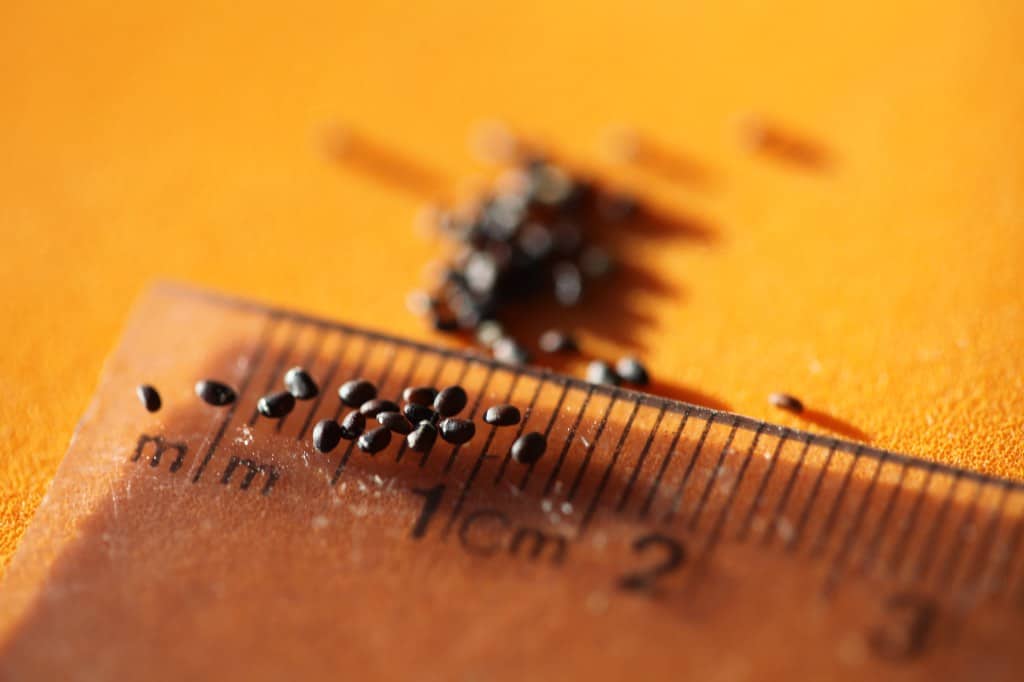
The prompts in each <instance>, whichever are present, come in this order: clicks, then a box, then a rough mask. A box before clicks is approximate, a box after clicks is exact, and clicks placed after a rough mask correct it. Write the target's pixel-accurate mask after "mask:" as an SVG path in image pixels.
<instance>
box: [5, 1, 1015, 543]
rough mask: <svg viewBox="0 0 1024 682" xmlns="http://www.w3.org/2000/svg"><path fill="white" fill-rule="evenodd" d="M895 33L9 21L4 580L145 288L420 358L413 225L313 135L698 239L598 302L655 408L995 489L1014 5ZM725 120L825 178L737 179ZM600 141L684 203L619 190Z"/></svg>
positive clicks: (474, 18) (96, 18) (666, 22)
mask: <svg viewBox="0 0 1024 682" xmlns="http://www.w3.org/2000/svg"><path fill="white" fill-rule="evenodd" d="M268 5H269V3H268ZM891 5H892V3H876V4H875V6H872V7H866V6H865V7H862V6H859V5H858V6H849V7H843V6H838V5H835V4H834V3H816V2H781V3H764V4H754V3H701V4H697V3H678V2H666V3H661V4H660V6H657V7H655V8H648V9H646V10H644V11H640V10H639V8H638V7H637V5H636V4H635V3H600V4H597V5H595V4H593V3H586V4H583V3H580V4H579V5H577V6H564V7H561V8H553V7H540V6H532V5H530V4H524V3H521V2H517V3H447V4H444V5H443V6H439V4H438V3H431V6H430V8H429V9H428V8H423V9H415V8H413V7H411V6H410V5H409V4H408V3H400V2H374V3H367V4H365V5H354V4H353V5H348V6H346V5H343V4H341V3H325V4H324V6H322V7H318V8H315V9H313V8H303V7H298V6H289V7H288V10H287V12H286V13H284V14H277V13H275V12H273V11H272V10H271V9H269V8H263V7H257V6H255V4H254V3H247V4H246V5H245V7H244V10H243V9H241V8H240V7H239V6H238V5H237V3H224V4H223V5H222V6H219V7H218V6H215V4H214V3H211V2H200V3H189V2H182V3H174V4H173V5H171V6H168V7H167V8H166V9H161V8H157V7H155V6H132V5H127V6H119V7H117V8H116V10H115V9H114V8H113V7H112V6H109V5H108V4H106V3H87V2H74V3H67V2H65V3H20V4H19V6H13V5H11V4H8V6H6V7H5V9H4V12H3V21H0V97H2V98H3V103H2V106H0V149H2V150H3V155H2V162H0V188H2V189H0V237H2V244H3V247H2V251H0V287H2V290H3V292H4V295H3V296H2V297H0V320H2V321H3V324H4V334H3V338H2V340H0V382H2V384H0V385H2V389H3V390H2V393H0V395H2V396H3V399H2V400H0V556H4V557H6V556H8V555H9V553H10V552H11V551H13V548H14V547H15V546H16V543H17V540H18V538H19V537H20V536H21V533H22V531H23V530H24V527H25V525H26V524H27V522H28V520H29V519H30V517H31V515H32V513H33V510H34V509H35V507H36V506H37V504H38V502H39V500H40V499H41V496H42V495H43V493H44V491H45V489H46V486H47V483H48V482H49V480H50V478H51V477H52V475H53V473H54V471H55V469H56V466H57V464H58V462H59V461H60V458H61V456H62V454H63V453H64V451H65V448H66V446H67V443H68V440H69V438H70V436H71V433H72V431H73V429H74V425H75V421H76V419H77V418H78V417H79V415H80V414H81V413H82V410H83V409H84V407H85V405H86V404H87V401H88V398H89V396H90V394H91V392H92V390H93V388H94V385H95V381H96V377H97V374H98V372H99V369H100V365H101V363H102V360H103V358H104V356H105V355H106V353H107V352H108V351H109V350H110V349H111V347H112V346H113V344H114V341H115V339H116V338H117V335H118V331H119V328H120V325H121V324H122V321H123V319H124V317H125V315H126V313H127V310H128V308H129V306H130V304H131V302H132V300H133V298H134V297H135V296H136V294H137V293H138V292H139V291H140V289H141V287H142V286H143V285H144V284H145V283H146V282H148V281H150V280H152V279H153V278H155V277H167V276H170V277H174V278H178V279H184V280H188V281H193V282H197V283H200V284H203V285H207V286H212V287H216V288H219V289H223V290H227V291H232V292H238V293H242V294H245V295H248V296H253V297H258V298H261V299H266V300H268V301H270V302H273V303H278V304H285V305H291V306H298V307H301V308H304V309H306V310H309V311H312V312H315V313H318V314H324V315H330V316H333V317H338V318H342V319H345V320H347V321H350V322H354V323H359V324H363V325H369V326H373V327H377V328H382V329H385V330H389V331H395V332H400V333H403V334H407V335H414V336H421V337H426V336H428V334H427V332H426V331H425V330H424V329H423V328H422V327H421V325H420V324H419V323H418V322H417V321H416V320H415V319H413V318H412V317H411V316H410V315H409V314H408V313H407V312H406V310H405V308H404V305H403V301H404V296H405V293H406V291H407V290H409V289H410V288H412V287H414V286H416V285H418V284H420V282H421V279H420V270H421V266H422V264H423V263H424V262H426V261H427V260H428V259H429V258H430V257H431V255H432V254H434V253H436V251H437V247H436V245H433V244H430V243H428V242H425V241H421V240H419V239H417V238H416V237H414V236H413V235H412V231H411V229H410V223H411V218H412V216H413V215H414V214H415V212H416V210H417V208H418V207H419V205H420V204H421V203H422V201H423V200H424V199H425V198H427V197H425V196H423V194H422V192H419V191H413V190H414V189H415V188H401V187H396V186H392V185H388V184H386V183H381V182H380V181H378V180H377V179H374V178H372V177H368V176H367V175H366V174H363V173H360V172H358V171H356V170H354V169H352V168H349V167H343V166H339V165H338V164H337V163H335V162H332V161H331V160H329V159H328V158H327V157H326V156H325V154H324V153H323V148H322V145H321V143H320V140H321V136H322V133H323V131H324V130H325V129H327V128H329V127H330V126H331V125H332V124H335V123H337V122H339V121H340V122H345V123H347V124H349V125H352V126H354V127H355V128H357V129H359V130H360V131H363V132H365V133H366V134H368V135H370V136H372V137H373V138H374V139H376V140H378V141H379V142H380V143H381V144H384V145H387V146H388V147H390V148H393V149H396V150H401V153H402V154H403V155H404V156H407V157H408V158H410V159H411V160H413V161H415V162H416V163H417V164H419V165H420V166H423V167H424V168H426V169H429V173H426V174H425V175H426V176H427V180H429V182H426V183H421V184H428V185H431V186H432V187H433V186H436V187H437V188H439V191H441V192H444V193H448V194H452V193H454V192H455V191H456V190H457V189H458V188H459V187H460V186H461V185H460V178H465V177H467V176H471V175H474V174H479V173H481V172H482V170H484V169H483V168H482V167H481V166H480V165H479V164H477V163H476V162H474V161H473V159H472V158H471V156H470V155H469V154H468V153H467V151H466V144H465V139H466V131H467V130H468V129H469V128H470V127H471V125H472V124H473V122H474V121H476V120H478V119H480V118H482V117H485V118H486V117H501V118H504V119H506V120H508V121H509V122H511V123H512V124H513V125H515V126H516V127H517V128H518V129H521V130H525V131H528V132H529V133H530V134H532V135H533V136H536V137H538V138H541V139H543V140H546V141H547V142H549V143H551V144H552V145H553V146H554V147H555V148H556V149H557V150H558V151H559V152H561V153H562V154H564V155H565V157H566V158H568V159H571V160H572V161H573V162H576V163H580V164H582V165H585V166H588V167H590V168H592V169H594V170H595V172H597V173H599V174H601V175H602V176H605V177H609V178H616V179H618V180H619V181H621V182H623V183H624V184H626V185H627V186H631V187H636V188H638V189H639V190H640V191H641V192H642V195H643V196H644V197H645V198H647V199H648V200H649V201H650V202H652V203H654V204H656V205H657V206H659V207H661V208H662V209H663V210H665V211H668V212H670V213H679V212H681V213H685V214H686V215H693V216H699V217H700V218H701V219H702V221H703V222H704V223H705V224H706V225H707V226H708V228H709V230H710V231H711V234H712V236H713V238H712V239H710V240H708V241H706V242H701V243H697V242H694V241H690V240H685V239H668V238H654V237H652V236H649V235H648V236H641V237H637V238H636V239H635V240H634V241H633V242H632V243H631V244H630V246H629V248H628V249H627V251H628V253H626V257H627V258H628V259H629V260H630V261H632V262H634V263H639V264H642V265H643V266H644V269H645V271H647V272H649V273H656V276H657V278H658V280H660V281H661V285H662V289H661V293H652V292H650V291H644V290H641V291H640V292H639V293H638V292H637V291H636V290H635V288H632V287H629V286H627V285H629V282H625V283H624V284H623V286H624V287H625V288H624V289H623V295H622V296H621V297H620V298H621V301H622V305H623V306H624V308H625V309H628V310H630V311H632V312H633V313H635V314H637V315H641V316H643V317H645V318H646V319H647V322H646V323H645V324H638V325H637V326H636V327H635V330H634V331H632V332H631V333H630V340H631V341H632V342H634V343H635V344H637V345H638V346H639V347H641V348H642V349H643V353H644V356H645V357H646V358H647V359H648V361H649V364H650V366H651V368H652V372H653V373H654V374H655V375H656V376H658V377H661V378H663V379H665V380H666V381H668V382H670V383H671V384H673V385H674V386H676V387H677V392H678V393H680V394H685V393H686V392H692V393H694V394H696V393H697V392H699V393H700V394H703V395H705V396H707V397H708V398H710V399H712V400H713V401H714V402H716V403H718V404H723V405H726V406H728V407H729V408H730V409H732V410H735V411H738V412H742V413H746V414H750V415H752V416H757V417H768V418H773V419H780V414H779V413H778V412H777V411H776V410H774V409H773V408H771V407H770V406H768V405H767V403H766V401H765V395H766V394H767V393H768V392H770V391H774V390H780V389H781V390H788V391H790V392H793V393H795V394H797V395H799V396H800V397H801V398H803V399H804V400H805V401H806V402H807V403H808V405H810V406H811V407H813V408H814V409H815V410H817V411H820V412H821V413H822V414H823V415H828V416H831V417H832V418H835V419H838V420H842V421H843V422H846V423H848V424H850V425H852V426H853V427H855V428H856V429H858V430H860V431H861V432H863V433H864V434H866V436H867V437H869V438H870V440H871V442H872V443H874V444H877V445H881V446H884V447H889V448H894V449H897V450H901V451H906V452H911V453H915V454H919V455H923V456H926V457H933V458H936V459H940V460H943V461H947V462H954V463H959V464H967V465H970V466H973V467H976V468H979V469H983V470H985V471H988V472H991V473H997V474H1006V475H1015V476H1020V475H1022V474H1024V456H1022V455H1024V447H1022V445H1024V383H1022V382H1024V353H1022V352H1021V349H1022V348H1024V303H1022V301H1024V296H1022V293H1021V285H1020V279H1019V277H1018V272H1019V267H1020V266H1019V264H1020V261H1021V256H1024V203H1022V196H1024V193H1022V191H1021V188H1022V187H1024V171H1022V168H1024V167H1022V164H1021V159H1022V158H1024V127H1022V126H1021V121H1022V120H1024V63H1022V62H1024V51H1022V50H1021V47H1020V27H1021V26H1022V25H1024V6H1022V5H1021V4H1020V3H1015V2H980V3H957V2H940V3H935V2H910V3H900V5H901V6H900V7H893V6H891ZM751 113H754V114H760V115H762V116H765V117H767V118H769V119H771V120H775V121H779V122H781V124H782V125H784V126H785V128H786V129H787V130H791V131H794V132H795V133H796V134H798V135H799V136H800V137H801V139H806V140H810V141H813V142H814V143H815V144H816V145H818V146H820V148H821V149H822V150H823V151H824V152H825V154H826V157H827V163H826V164H825V165H824V166H823V167H817V168H807V167H804V166H801V165H800V164H794V163H789V162H785V161H782V160H779V159H776V158H774V157H770V158H765V157H764V156H758V155H753V154H751V153H750V152H749V151H748V150H746V149H745V148H744V147H743V145H742V143H741V142H742V140H741V139H740V135H739V130H738V128H737V125H736V120H737V118H738V117H741V116H744V115H749V114H751ZM609 124H628V125H631V126H635V127H636V128H637V129H639V130H641V131H643V132H644V133H645V134H646V135H648V136H649V139H650V140H652V141H654V142H655V143H656V144H657V145H658V148H659V149H662V150H668V151H666V152H665V153H666V154H667V155H669V156H670V157H671V158H677V157H678V158H682V159H685V164H683V165H685V166H686V167H693V168H697V169H699V170H700V172H699V173H697V174H696V175H695V176H694V174H683V175H684V176H685V177H680V175H679V174H674V175H672V176H671V177H669V176H668V175H667V174H665V173H662V172H657V171H655V170H653V169H651V168H650V167H648V166H641V167H636V168H627V169H622V168H619V167H617V166H615V165H614V164H612V163H610V162H609V161H608V159H607V158H606V157H604V156H602V155H601V154H600V153H599V149H600V147H599V142H600V140H601V139H602V134H603V132H604V131H605V130H606V129H607V126H608V125H609ZM419 189H422V187H421V188H419ZM370 280H373V281H383V282H384V283H385V284H384V285H383V286H376V287H373V286H369V285H368V281H370ZM598 317H600V316H597V317H592V318H589V320H590V322H591V323H594V328H595V329H597V330H598V331H600V330H601V329H602V328H604V329H606V328H607V322H605V323H604V327H602V324H601V321H600V320H599V319H597V318H598ZM587 321H588V320H587V319H583V318H581V319H580V320H579V322H580V324H581V326H583V327H584V331H586V324H587ZM585 342H586V345H587V349H588V350H590V351H592V352H596V353H603V354H609V355H613V354H614V353H615V352H616V350H618V349H617V347H616V346H615V345H614V344H613V343H612V342H611V341H609V340H607V339H604V338H602V337H601V335H600V334H599V333H593V334H585ZM781 419H782V420H783V421H786V420H792V422H791V423H797V424H801V425H804V426H806V425H807V424H805V423H803V422H801V421H798V420H795V419H793V418H791V417H786V416H782V417H781Z"/></svg>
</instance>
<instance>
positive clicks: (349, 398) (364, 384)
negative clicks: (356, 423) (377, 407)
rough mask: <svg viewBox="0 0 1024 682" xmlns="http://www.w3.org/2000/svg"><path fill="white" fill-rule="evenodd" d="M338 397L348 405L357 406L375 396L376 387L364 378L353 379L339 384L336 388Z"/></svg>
mask: <svg viewBox="0 0 1024 682" xmlns="http://www.w3.org/2000/svg"><path fill="white" fill-rule="evenodd" d="M338 397H339V398H341V402H343V403H345V404H346V405H348V406H349V407H359V406H360V405H362V404H363V403H365V402H366V401H368V400H373V399H374V398H376V397H377V387H376V386H374V385H373V384H371V383H370V382H369V381H367V380H366V379H353V380H352V381H346V382H345V383H343V384H342V385H341V388H339V389H338Z"/></svg>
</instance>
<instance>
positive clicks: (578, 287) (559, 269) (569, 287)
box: [553, 261, 583, 306]
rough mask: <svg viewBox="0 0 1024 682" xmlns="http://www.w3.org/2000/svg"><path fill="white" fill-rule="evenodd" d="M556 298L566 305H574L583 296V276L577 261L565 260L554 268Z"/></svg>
mask: <svg viewBox="0 0 1024 682" xmlns="http://www.w3.org/2000/svg"><path fill="white" fill-rule="evenodd" d="M553 272H554V276H555V298H556V299H557V300H558V302H559V303H561V304H562V305H564V306H574V305H576V304H577V303H579V302H580V297H581V296H583V277H582V276H581V275H580V269H579V268H578V267H576V264H575V263H570V262H568V261H563V262H561V263H557V264H556V265H555V268H554V271H553Z"/></svg>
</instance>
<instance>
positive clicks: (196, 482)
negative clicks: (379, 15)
mask: <svg viewBox="0 0 1024 682" xmlns="http://www.w3.org/2000/svg"><path fill="white" fill-rule="evenodd" d="M294 365H302V366H304V367H306V368H307V369H308V370H309V372H310V373H311V374H312V376H313V377H314V378H315V380H316V381H317V383H318V384H319V385H320V387H321V390H320V393H319V395H318V396H317V397H316V398H314V399H312V400H306V401H300V402H299V403H297V405H296V408H295V409H294V411H292V412H291V413H290V414H288V415H287V416H286V417H285V418H283V419H277V420H271V419H267V418H265V417H263V416H261V415H260V413H259V411H258V410H257V409H256V403H257V400H258V399H259V398H260V396H262V395H264V394H265V393H267V392H268V391H269V390H279V388H280V387H281V382H282V378H283V375H284V373H285V372H286V371H287V369H288V368H290V367H292V366H294ZM207 377H210V378H216V379H220V380H222V381H225V382H227V383H229V384H231V385H233V386H235V387H236V388H237V390H238V399H237V400H236V401H235V402H234V403H232V404H231V405H230V406H226V407H214V406H211V405H208V404H206V403H204V402H202V401H200V400H198V399H197V398H196V396H195V395H194V393H193V385H194V383H195V382H196V381H197V380H198V379H202V378H207ZM355 377H365V378H367V379H370V380H372V381H373V382H374V383H376V384H377V386H378V387H379V389H380V395H381V396H382V397H386V398H395V399H397V398H398V397H399V396H400V394H401V390H402V388H403V387H405V386H409V385H433V386H439V387H440V386H446V385H452V384H459V385H462V386H464V387H465V388H466V391H467V393H468V396H469V401H468V404H467V406H466V408H465V410H464V412H463V416H465V417H466V418H471V419H473V420H474V421H475V422H476V427H477V431H476V436H475V437H474V438H473V439H472V440H471V441H469V442H468V443H465V444H463V445H460V446H455V445H451V444H448V443H444V442H441V441H440V440H439V441H438V442H437V443H436V444H435V446H434V447H433V448H432V449H431V450H430V451H429V452H428V453H426V454H422V453H419V452H413V451H411V450H409V449H408V448H407V447H405V445H404V440H402V439H399V438H396V439H394V440H393V441H392V444H391V445H390V446H389V447H388V448H386V449H385V450H383V451H381V452H379V453H377V454H376V455H372V456H371V455H369V454H367V453H365V452H363V451H361V450H360V449H358V448H357V447H354V446H353V444H352V442H351V441H342V443H341V445H340V446H339V447H338V448H337V449H335V450H334V451H332V452H331V453H330V454H328V455H325V454H321V453H318V452H317V451H316V450H315V449H314V448H313V446H312V442H311V429H312V425H314V424H316V422H317V421H319V420H321V419H324V418H337V417H339V416H340V415H341V414H342V412H343V406H342V405H341V403H340V400H339V398H338V394H337V389H338V387H339V386H340V385H341V384H342V383H343V382H345V381H347V380H349V379H352V378H355ZM141 382H147V383H151V384H153V385H155V386H158V387H159V388H160V391H161V393H162V394H163V402H164V407H163V409H162V410H161V411H159V412H156V413H153V414H149V413H147V412H146V411H145V410H143V409H142V408H141V406H140V405H139V404H138V401H137V399H136V397H135V395H134V387H135V386H136V385H137V384H139V383H141ZM498 403H513V404H515V405H518V406H520V407H521V409H522V411H523V421H522V422H521V423H520V424H519V425H517V426H513V427H502V428H498V427H493V426H490V425H487V424H486V423H485V422H484V421H483V420H482V415H483V412H484V411H485V410H486V408H487V407H488V406H490V405H493V404H498ZM529 431H536V432H540V433H542V434H545V435H546V437H547V449H546V451H545V453H544V455H543V457H542V458H541V459H540V460H538V461H537V462H535V463H532V464H529V465H524V464H522V463H519V462H518V461H516V460H515V459H513V458H512V457H511V456H510V447H511V444H512V442H513V441H515V439H516V438H517V437H518V436H519V435H521V434H522V433H525V432H529ZM1022 536H1024V489H1022V487H1021V485H1020V484H1018V483H1015V482H1010V481H1005V480H1000V479H995V478H989V477H985V476H982V475H979V474H976V473H973V472H970V471H965V470H961V469H956V468H952V467H948V466H943V465H940V464H936V463H931V462H926V461H922V460H918V459H914V458H912V457H907V456H904V455H898V454H895V453H890V452H885V451H881V450H877V449H874V448H870V447H867V446H865V445H861V444H857V443H852V442H848V441H843V440H837V439H833V438H830V437H825V436H820V435H812V434H809V433H804V432H799V431H794V430H790V429H787V428H783V427H780V426H776V425H771V424H767V423H763V422H759V421H756V420H752V419H748V418H745V417H741V416H738V415H734V414H728V413H724V412H718V411H715V410H711V409H707V408H703V407H698V406H694V405H688V404H685V403H680V402H676V401H672V400H665V399H662V398H657V397H654V396H650V395H644V394H641V393H636V392H632V391H628V390H624V389H619V388H614V387H606V386H596V385H591V384H587V383H585V382H582V381H579V380H576V379H572V378H568V377H565V376H560V375H556V374H552V373H549V372H546V371H543V370H538V369H535V368H521V367H513V366H507V365H503V364H500V363H497V362H495V361H493V360H490V359H486V358H482V357H478V356H476V355H473V354H469V353H464V352H461V351H456V350H450V349H445V348H440V347H434V346H430V345H427V344H423V343H418V342H413V341H406V340H402V339H397V338H393V337H391V336H387V335H383V334H377V333H373V332H368V331H363V330H358V329H354V328H351V327H348V326H346V325H343V324H336V323H332V322H328V321H324V320H319V319H314V318H311V317H308V316H304V315H301V314H297V313H292V312H288V311H284V310H279V309H272V308H268V307H265V306H261V305H258V304H253V303H249V302H244V301H239V300H235V299H230V298H226V297H220V296H217V295H212V294H208V293H203V292H197V291H193V290H189V289H185V288H181V287H175V286H170V285H163V286H158V287H156V288H154V289H153V290H151V291H150V292H149V293H147V294H146V295H145V296H144V297H143V299H142V301H141V302H140V303H139V305H138V307H137V309H136V311H135V313H134V315H133V317H132V318H131V320H130V322H129V324H128V326H127V328H126V330H125V332H124V335H123V339H122V342H121V345H120V347H119V348H118V349H117V350H116V351H115V353H114V354H113V355H112V357H111V358H110V359H109V360H108V363H107V367H106V369H105V372H104V375H103V378H102V380H101V383H100V386H99V388H98V390H97V393H96V396H95V398H94V400H93V402H92V404H91V406H90V407H89V409H88V411H87V413H86V415H85V416H84V418H83V420H82V422H81V424H80V426H79V429H78V431H77V433H76V434H75V437H74V439H73V441H72V443H71V447H70V449H69V451H68V454H67V456H66V458H65V460H64V462H63V463H62V465H61V468H60V470H59V472H58V475H57V477H56V479H55V480H54V483H53V486H52V488H51V490H50V492H49V494H48V495H47V497H46V500H45V501H44V503H43V505H42V506H41V508H40V510H39V512H38V513H37V516H36V518H35V520H34V521H33V523H32V526H31V527H30V529H29V531H28V533H27V534H26V537H25V539H24V541H23V543H22V546H21V547H20V548H19V551H18V553H17V555H16V556H15V558H14V561H13V562H12V565H11V566H10V568H9V571H8V575H7V577H6V580H5V583H4V586H3V593H2V594H3V597H4V609H3V617H2V618H0V633H2V640H0V647H2V648H0V678H3V679H68V678H74V677H80V678H88V679H125V678H133V677H138V676H139V675H140V674H143V675H145V676H146V677H147V678H148V679H224V678H225V676H228V675H230V676H233V677H241V676H243V675H244V676H246V677H248V678H250V679H281V678H283V677H286V676H291V677H296V678H298V679H337V678H339V677H351V678H354V677H371V678H390V679H393V678H405V679H453V678H455V679H462V678H469V679H521V678H523V677H524V676H528V678H529V679H535V678H541V679H544V678H565V677H566V676H572V677H573V678H578V679H590V678H593V679H621V678H624V677H627V676H629V677H637V676H639V677H640V678H642V679H658V678H673V679H680V678H682V679H766V678H795V677H800V678H822V677H828V678H830V679H845V678H849V679H863V678H865V676H867V675H885V676H888V677H896V678H906V679H929V680H931V679H979V678H982V677H983V678H984V679H993V680H995V679H1021V676H1022V674H1024V653H1021V651H1020V648H1019V647H1018V646H1017V640H1018V639H1019V636H1020V632H1021V631H1022V629H1021V628H1022V625H1024V607H1022V599H1021V594H1022V584H1021V583H1022V574H1024V566H1022V555H1024V552H1022V551H1021V548H1020V545H1021V540H1022V539H1024V538H1022Z"/></svg>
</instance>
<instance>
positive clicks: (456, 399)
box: [434, 386, 469, 417]
mask: <svg viewBox="0 0 1024 682" xmlns="http://www.w3.org/2000/svg"><path fill="white" fill-rule="evenodd" d="M468 399H469V398H468V397H467V396H466V391H465V390H464V389H463V388H462V387H461V386H449V387H448V388H446V389H444V390H442V391H441V392H440V393H438V394H437V397H436V398H434V409H435V410H437V411H438V412H439V413H440V414H441V416H442V417H451V416H452V415H456V414H458V413H459V412H461V411H462V408H464V407H465V406H466V402H467V400H468Z"/></svg>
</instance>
